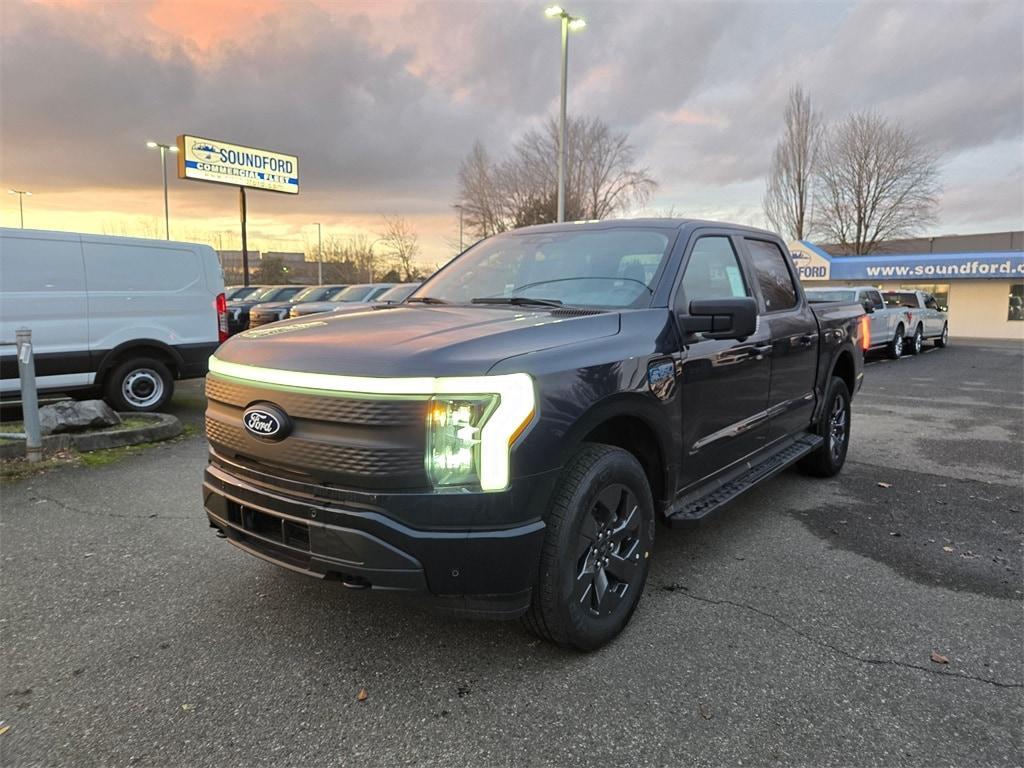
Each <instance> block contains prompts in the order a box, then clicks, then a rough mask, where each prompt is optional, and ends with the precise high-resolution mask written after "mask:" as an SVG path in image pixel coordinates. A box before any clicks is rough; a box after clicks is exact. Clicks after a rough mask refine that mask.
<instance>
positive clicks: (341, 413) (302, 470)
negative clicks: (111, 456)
mask: <svg viewBox="0 0 1024 768" xmlns="http://www.w3.org/2000/svg"><path fill="white" fill-rule="evenodd" d="M206 396H207V400H208V405H207V411H206V436H207V439H208V440H209V441H210V444H211V445H212V446H213V447H214V449H215V450H216V451H217V452H218V453H219V454H221V455H224V456H226V457H234V458H240V459H244V460H245V461H246V463H247V464H249V465H250V466H256V467H259V468H261V469H262V470H264V471H266V472H267V473H268V474H271V475H273V474H275V473H277V474H279V475H281V476H282V477H283V478H284V477H288V476H291V477H302V478H304V479H307V481H308V482H311V483H314V484H317V485H324V486H331V487H338V488H353V489H360V490H409V489H421V488H426V487H428V486H429V481H428V479H427V475H426V470H425V469H424V466H423V456H424V449H425V446H426V412H427V401H426V399H422V400H404V399H403V400H398V399H392V400H387V399H383V400H374V399H363V398H357V397H331V396H323V395H314V394H306V393H301V392H285V391H279V390H274V389H264V388H262V387H260V386H258V385H249V384H245V383H242V382H235V381H226V380H224V379H219V378H217V377H216V376H215V375H210V376H208V377H207V379H206ZM254 403H270V404H273V405H275V406H277V407H278V408H280V409H281V410H283V411H284V412H285V413H287V414H288V416H289V417H290V419H291V421H292V429H291V432H290V433H289V434H288V436H287V437H285V438H284V439H283V440H280V441H278V442H268V441H266V440H261V439H258V438H256V437H254V436H252V435H251V434H249V433H248V432H247V431H246V429H245V428H244V426H243V424H242V414H243V412H244V411H245V409H246V408H247V407H249V406H250V405H252V404H254Z"/></svg>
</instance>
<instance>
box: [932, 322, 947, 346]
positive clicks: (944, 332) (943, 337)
mask: <svg viewBox="0 0 1024 768" xmlns="http://www.w3.org/2000/svg"><path fill="white" fill-rule="evenodd" d="M948 344H949V326H948V325H944V326H942V333H941V334H940V335H939V338H937V339H936V340H935V346H936V347H945V346H946V345H948Z"/></svg>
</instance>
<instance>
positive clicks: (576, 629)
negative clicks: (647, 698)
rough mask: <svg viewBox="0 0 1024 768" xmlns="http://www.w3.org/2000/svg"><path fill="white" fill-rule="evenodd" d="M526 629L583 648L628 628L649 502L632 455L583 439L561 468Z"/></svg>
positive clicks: (644, 562) (642, 575) (639, 580)
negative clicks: (582, 442)
mask: <svg viewBox="0 0 1024 768" xmlns="http://www.w3.org/2000/svg"><path fill="white" fill-rule="evenodd" d="M546 522H547V531H546V533H545V538H544V546H543V549H542V551H541V558H540V571H539V573H538V576H537V585H536V586H535V587H534V592H533V603H532V605H531V606H530V609H529V611H528V612H527V614H526V616H525V617H524V618H523V621H524V623H525V624H526V627H527V629H529V630H530V631H531V632H533V633H534V634H535V635H538V636H539V637H541V638H543V639H545V640H549V641H551V642H554V643H558V644H559V645H565V646H570V647H573V648H577V649H579V650H582V651H591V650H595V649H597V648H600V647H601V646H602V645H604V644H605V643H607V642H609V641H610V640H612V639H613V638H614V637H615V636H616V635H618V634H619V632H621V631H622V628H623V627H625V626H626V623H627V622H628V621H629V619H630V617H631V616H632V615H633V611H634V610H635V609H636V606H637V603H638V602H639V601H640V594H641V593H642V592H643V589H644V583H645V582H646V581H647V572H648V569H649V567H650V555H651V547H652V546H653V544H654V527H655V526H654V501H653V499H652V498H651V489H650V486H649V485H648V483H647V476H646V475H645V474H644V470H643V467H641V466H640V463H639V462H638V461H637V460H636V458H635V457H634V456H633V455H632V454H630V453H628V452H626V451H624V450H622V449H621V448H616V447H614V446H610V445H598V444H593V443H592V444H588V445H584V446H583V448H581V449H580V450H579V452H578V453H576V455H575V456H573V458H572V459H571V460H570V461H569V462H568V463H567V464H566V466H565V469H564V470H563V471H562V476H561V478H560V480H559V483H558V487H557V489H556V491H555V494H554V496H553V497H552V502H551V508H550V511H549V513H548V516H547V520H546Z"/></svg>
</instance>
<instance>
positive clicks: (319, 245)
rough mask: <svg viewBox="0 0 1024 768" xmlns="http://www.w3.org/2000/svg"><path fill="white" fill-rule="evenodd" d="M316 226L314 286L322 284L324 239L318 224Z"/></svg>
mask: <svg viewBox="0 0 1024 768" xmlns="http://www.w3.org/2000/svg"><path fill="white" fill-rule="evenodd" d="M313 223H314V224H316V284H317V285H323V284H324V238H323V235H322V234H321V231H320V222H319V221H314V222H313Z"/></svg>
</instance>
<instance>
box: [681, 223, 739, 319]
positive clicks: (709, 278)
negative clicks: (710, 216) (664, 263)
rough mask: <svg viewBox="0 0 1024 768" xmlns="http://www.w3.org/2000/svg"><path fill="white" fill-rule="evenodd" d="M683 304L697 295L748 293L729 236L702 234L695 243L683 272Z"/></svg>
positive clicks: (716, 296)
mask: <svg viewBox="0 0 1024 768" xmlns="http://www.w3.org/2000/svg"><path fill="white" fill-rule="evenodd" d="M682 288H683V295H682V299H683V301H684V308H685V307H689V306H690V302H691V301H693V300H694V299H731V298H738V297H741V296H749V295H750V291H748V290H747V284H746V281H744V279H743V273H742V272H741V271H740V263H739V259H737V258H736V251H735V250H733V247H732V243H731V242H730V241H729V238H728V237H720V236H716V237H702V238H700V240H698V241H697V242H696V244H695V245H694V246H693V251H692V252H691V253H690V259H689V261H687V262H686V272H685V273H684V274H683V284H682Z"/></svg>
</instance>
